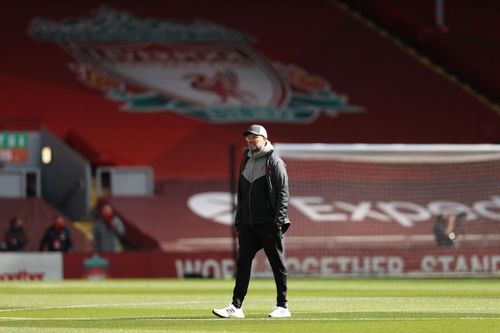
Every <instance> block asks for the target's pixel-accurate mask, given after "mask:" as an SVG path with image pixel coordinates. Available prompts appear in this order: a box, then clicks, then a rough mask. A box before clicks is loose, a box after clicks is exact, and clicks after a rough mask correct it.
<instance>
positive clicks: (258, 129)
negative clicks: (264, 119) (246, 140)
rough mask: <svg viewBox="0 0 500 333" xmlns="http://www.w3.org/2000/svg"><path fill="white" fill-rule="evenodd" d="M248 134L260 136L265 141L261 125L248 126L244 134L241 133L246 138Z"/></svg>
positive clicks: (264, 132) (264, 133) (265, 135)
mask: <svg viewBox="0 0 500 333" xmlns="http://www.w3.org/2000/svg"><path fill="white" fill-rule="evenodd" d="M248 134H255V135H260V136H263V137H265V138H266V139H267V131H266V129H265V128H264V126H261V125H252V126H250V127H249V128H248V129H247V130H246V131H245V132H243V136H247V135H248Z"/></svg>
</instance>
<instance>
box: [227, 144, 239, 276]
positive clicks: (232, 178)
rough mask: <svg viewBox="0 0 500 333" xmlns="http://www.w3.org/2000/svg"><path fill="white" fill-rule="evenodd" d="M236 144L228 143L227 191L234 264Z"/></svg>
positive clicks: (235, 239) (236, 253) (236, 256)
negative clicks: (228, 194) (229, 204)
mask: <svg viewBox="0 0 500 333" xmlns="http://www.w3.org/2000/svg"><path fill="white" fill-rule="evenodd" d="M235 161H236V145H235V144H231V145H229V193H230V197H231V199H230V202H231V217H232V219H233V224H232V225H231V239H232V242H231V243H232V250H233V251H232V252H233V259H234V262H235V264H236V260H237V259H238V250H237V236H236V228H235V226H234V217H235V216H236V191H237V189H236V171H235V167H236V163H235ZM234 274H236V270H234Z"/></svg>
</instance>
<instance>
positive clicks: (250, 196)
mask: <svg viewBox="0 0 500 333" xmlns="http://www.w3.org/2000/svg"><path fill="white" fill-rule="evenodd" d="M248 162H250V159H249V160H248ZM248 162H247V163H248ZM253 162H254V163H253V164H252V170H251V173H250V180H251V181H250V192H249V193H248V211H249V214H250V226H252V225H253V221H252V186H253V172H254V169H255V160H254V161H253Z"/></svg>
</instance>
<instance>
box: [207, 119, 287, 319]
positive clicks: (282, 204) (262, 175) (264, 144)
mask: <svg viewBox="0 0 500 333" xmlns="http://www.w3.org/2000/svg"><path fill="white" fill-rule="evenodd" d="M243 136H244V137H245V139H246V141H247V143H248V149H246V150H245V152H244V154H243V160H242V162H241V166H240V177H239V185H238V201H237V207H236V217H235V227H236V234H237V236H238V244H239V250H238V262H237V264H236V284H235V286H234V290H233V300H232V302H231V304H229V306H228V307H226V308H223V309H213V310H212V312H213V313H214V314H215V315H216V316H218V317H221V318H244V317H245V315H244V313H243V309H242V304H243V299H244V298H245V295H246V293H247V290H248V284H249V282H250V273H251V268H252V261H253V259H254V257H255V255H256V254H257V252H258V251H259V250H261V249H264V252H265V253H266V256H267V258H268V260H269V263H270V264H271V268H272V270H273V275H274V280H275V282H276V291H277V304H276V305H277V306H276V307H275V308H274V310H273V311H272V312H271V313H270V314H269V317H274V318H284V317H290V316H291V313H290V311H289V310H288V306H287V299H286V294H287V271H286V267H285V261H284V254H283V234H284V233H285V232H286V230H287V229H288V227H289V226H290V220H289V219H288V201H289V199H290V195H289V193H288V175H287V171H286V165H285V163H284V162H283V160H281V159H280V158H279V157H278V156H276V155H275V154H273V146H272V144H271V142H270V141H269V140H268V138H267V131H266V129H265V128H264V127H262V126H260V125H252V126H250V127H249V128H248V129H247V130H246V131H244V132H243Z"/></svg>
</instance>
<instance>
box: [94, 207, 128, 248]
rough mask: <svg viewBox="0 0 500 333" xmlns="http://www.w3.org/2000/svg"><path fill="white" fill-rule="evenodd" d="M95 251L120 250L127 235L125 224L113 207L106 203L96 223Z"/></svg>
mask: <svg viewBox="0 0 500 333" xmlns="http://www.w3.org/2000/svg"><path fill="white" fill-rule="evenodd" d="M93 234H94V252H120V251H121V250H122V249H123V248H122V241H123V240H124V237H125V225H124V224H123V222H122V220H121V219H120V217H118V216H117V215H116V214H115V212H114V211H113V207H111V205H109V204H104V205H103V206H102V208H101V213H100V215H99V217H98V218H97V221H96V223H95V224H94V230H93Z"/></svg>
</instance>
